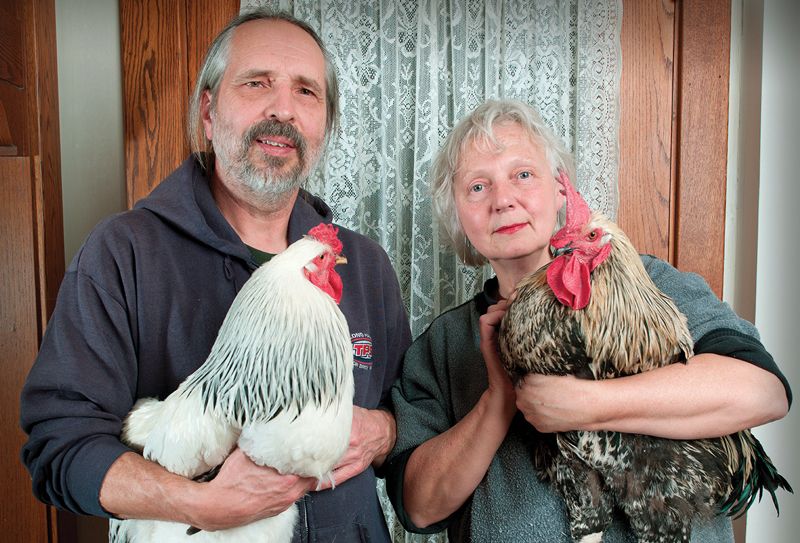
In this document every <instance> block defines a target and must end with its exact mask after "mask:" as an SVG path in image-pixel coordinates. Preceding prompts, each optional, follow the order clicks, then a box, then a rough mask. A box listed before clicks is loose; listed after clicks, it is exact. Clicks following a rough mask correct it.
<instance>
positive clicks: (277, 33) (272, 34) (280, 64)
mask: <svg viewBox="0 0 800 543" xmlns="http://www.w3.org/2000/svg"><path fill="white" fill-rule="evenodd" d="M228 64H229V67H234V69H235V70H236V71H237V72H243V71H254V70H262V71H275V70H276V69H278V68H283V69H286V70H290V71H292V72H296V73H297V74H298V75H301V76H303V77H305V78H312V79H319V83H320V84H321V85H324V77H325V57H324V56H323V54H322V50H321V49H320V47H319V45H318V44H317V42H316V41H315V40H314V38H313V37H312V36H311V35H310V34H308V32H306V31H305V30H303V29H302V28H300V27H299V26H297V25H294V24H292V23H290V22H288V21H284V20H279V19H261V20H256V21H248V22H246V23H243V24H242V25H240V26H239V27H237V28H236V29H235V31H234V34H233V38H232V40H231V44H230V50H229V52H228Z"/></svg>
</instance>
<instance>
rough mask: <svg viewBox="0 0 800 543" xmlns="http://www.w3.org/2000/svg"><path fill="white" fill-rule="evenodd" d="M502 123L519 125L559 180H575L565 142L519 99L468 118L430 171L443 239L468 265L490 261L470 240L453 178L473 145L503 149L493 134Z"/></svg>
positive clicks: (487, 106)
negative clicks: (561, 173)
mask: <svg viewBox="0 0 800 543" xmlns="http://www.w3.org/2000/svg"><path fill="white" fill-rule="evenodd" d="M503 123H516V124H518V125H520V126H521V127H522V128H523V130H525V131H526V132H527V133H528V134H529V135H530V136H531V138H532V139H533V140H534V141H536V142H539V143H540V144H541V145H542V147H543V148H544V152H545V157H546V158H547V162H548V163H549V164H550V167H551V168H552V170H553V172H552V173H553V176H554V177H556V178H557V177H558V171H559V170H564V172H566V173H567V175H568V176H569V178H570V179H575V175H574V174H575V162H574V159H573V157H572V153H570V152H569V151H568V150H567V148H566V147H565V146H564V143H563V142H562V141H561V140H560V139H559V138H557V137H556V135H555V134H553V131H552V130H551V129H550V128H549V127H548V126H547V125H546V124H545V123H544V121H543V120H542V118H541V116H540V115H539V113H538V112H537V111H536V110H535V109H533V108H532V107H531V106H529V105H528V104H525V103H523V102H519V101H517V100H487V101H485V102H484V103H483V104H481V105H480V106H478V107H477V108H476V109H475V110H474V111H473V112H472V113H470V114H469V115H467V116H466V117H465V118H463V119H462V120H461V121H459V123H458V124H456V126H455V127H454V128H453V130H452V131H451V132H450V134H449V135H448V136H447V139H445V142H444V145H443V146H442V148H441V149H440V151H439V154H438V155H437V156H436V159H435V160H434V162H433V166H432V168H431V195H432V198H433V212H434V216H435V217H436V218H437V220H438V223H439V233H440V236H441V239H442V240H443V241H444V242H445V243H447V244H448V245H450V246H451V247H452V248H453V250H454V251H455V253H456V254H457V255H458V257H459V258H460V259H461V260H462V261H463V262H464V264H466V265H468V266H481V265H483V264H486V262H487V260H486V257H484V256H483V255H482V254H480V253H479V252H478V251H477V250H475V247H473V246H472V244H471V243H470V242H469V240H467V236H466V234H465V233H464V229H463V228H462V226H461V221H460V220H459V218H458V213H457V212H456V203H455V196H454V192H453V190H454V188H453V185H454V177H455V174H456V172H457V170H458V166H459V161H460V159H461V155H462V153H463V152H464V151H465V149H466V148H467V146H468V145H470V144H471V143H472V142H478V144H479V145H486V146H487V147H488V148H494V149H500V148H501V147H502V146H501V145H500V143H499V142H498V141H497V138H496V137H495V134H494V127H495V126H497V125H498V124H503ZM563 223H564V218H563V210H562V211H560V212H559V220H558V224H557V225H556V228H559V227H560V225H563Z"/></svg>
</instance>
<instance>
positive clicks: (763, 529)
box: [747, 0, 800, 543]
mask: <svg viewBox="0 0 800 543" xmlns="http://www.w3.org/2000/svg"><path fill="white" fill-rule="evenodd" d="M798 30H800V3H799V2H796V0H764V30H763V54H762V88H761V149H760V161H759V164H760V170H759V182H760V187H759V203H758V251H757V272H756V298H755V304H756V307H755V310H756V311H755V322H756V325H757V326H758V328H759V330H760V332H761V335H762V340H763V342H764V345H765V346H766V347H767V349H768V350H769V351H770V352H771V353H772V355H773V356H774V357H775V359H776V360H777V361H778V363H779V364H780V366H781V369H782V370H783V372H784V373H785V374H786V376H787V377H788V379H789V382H790V384H791V385H793V387H794V392H795V393H796V394H797V393H798V392H800V368H799V367H798V349H797V344H796V343H795V341H794V340H795V339H796V338H797V337H798V332H800V326H798V325H800V209H798V206H800V35H798ZM752 76H753V77H756V76H757V74H752ZM755 433H756V435H757V436H758V437H759V439H761V441H762V443H763V444H764V447H765V448H766V450H767V451H768V452H769V454H770V456H771V457H772V459H773V460H774V462H775V464H776V465H777V466H778V467H779V469H780V471H781V472H782V473H783V475H784V476H785V477H786V478H787V479H788V480H789V482H790V483H792V484H793V485H794V488H795V489H796V491H797V492H798V493H800V461H798V458H800V454H798V450H797V446H796V444H797V443H798V442H800V439H798V438H800V413H798V408H797V405H795V407H794V409H793V411H792V412H790V413H789V415H788V416H787V417H786V418H785V419H783V420H781V421H778V422H775V423H771V424H768V425H766V426H764V427H762V428H758V429H757V430H756V431H755ZM779 498H780V505H781V516H780V518H778V519H777V520H776V518H775V512H774V511H773V508H772V504H771V503H770V501H769V499H768V498H766V497H765V498H764V499H763V501H762V503H760V504H758V505H756V506H754V507H753V508H752V509H751V510H750V512H749V513H748V526H747V528H748V529H747V541H748V543H759V542H762V541H764V542H770V543H790V542H792V543H793V542H795V541H798V540H800V496H798V495H797V494H795V495H790V494H788V493H785V492H782V493H781V495H780V496H779Z"/></svg>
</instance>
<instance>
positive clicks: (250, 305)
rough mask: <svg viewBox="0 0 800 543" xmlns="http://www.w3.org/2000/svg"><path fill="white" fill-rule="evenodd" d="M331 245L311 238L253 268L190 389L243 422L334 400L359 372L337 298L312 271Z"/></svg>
mask: <svg viewBox="0 0 800 543" xmlns="http://www.w3.org/2000/svg"><path fill="white" fill-rule="evenodd" d="M326 226H328V227H330V225H326ZM331 228H332V227H331ZM334 234H335V232H334ZM334 239H336V238H334ZM329 241H330V240H329ZM336 241H338V239H336ZM339 249H340V250H341V243H339ZM326 251H327V252H329V251H330V247H329V246H328V245H326V244H325V243H322V242H320V241H319V240H317V239H315V238H313V237H305V238H303V239H301V240H298V241H296V242H294V243H292V244H291V245H290V246H289V247H288V248H287V249H286V250H285V251H283V252H282V253H279V254H277V255H275V256H274V257H273V258H272V259H271V260H270V261H269V262H267V263H265V264H264V265H262V266H261V267H260V268H259V269H257V270H256V271H255V272H253V275H252V276H251V278H250V279H249V280H248V281H247V282H246V283H245V284H244V286H243V287H242V289H241V291H240V292H239V294H237V296H236V298H235V299H234V301H233V303H232V304H231V307H230V309H229V311H228V314H227V315H226V317H225V320H224V321H223V323H222V326H221V327H220V330H219V333H218V334H217V339H216V341H215V342H214V345H213V346H212V349H211V353H210V354H209V356H208V358H207V359H206V361H205V362H204V363H203V365H202V366H200V368H198V369H197V371H195V372H194V373H193V374H192V375H191V376H190V377H189V378H188V379H187V380H186V381H185V382H184V383H183V384H182V385H181V388H183V389H184V390H183V393H184V394H189V393H191V392H192V391H193V390H195V389H196V388H198V387H199V388H200V390H201V392H202V395H203V401H204V404H205V406H206V409H213V410H215V411H216V412H218V414H219V415H220V416H222V417H224V418H226V419H228V420H231V421H236V422H237V423H238V424H240V425H241V424H245V423H246V422H247V420H246V419H247V418H251V419H263V420H271V419H272V418H274V417H275V416H276V415H278V414H279V413H281V412H283V411H288V412H290V413H297V412H299V411H300V410H301V409H303V408H304V407H305V406H306V405H309V404H312V405H316V406H327V405H330V404H331V403H332V402H333V400H334V399H335V398H336V393H337V391H338V390H340V389H341V388H342V385H343V383H344V382H345V378H346V372H350V371H352V369H351V368H352V360H351V359H349V358H348V357H349V356H352V346H351V345H350V342H349V336H350V333H349V328H348V325H347V321H346V320H345V317H344V315H343V314H342V313H341V311H340V310H339V308H338V306H337V305H336V302H335V301H334V300H333V299H332V298H331V297H330V296H329V295H328V294H326V293H325V292H323V291H322V290H320V289H319V288H318V287H316V286H315V285H313V284H312V283H311V282H310V281H309V280H308V278H307V277H306V275H305V270H306V266H307V265H308V264H309V263H310V262H311V261H312V260H313V259H314V258H316V257H318V256H319V255H320V254H323V253H324V252H326ZM276 336H277V337H281V338H283V341H279V342H276V341H274V339H275V337H276ZM332 359H333V360H332ZM286 360H295V361H296V362H295V363H294V364H291V365H290V364H285V363H283V361H286ZM348 401H349V399H348Z"/></svg>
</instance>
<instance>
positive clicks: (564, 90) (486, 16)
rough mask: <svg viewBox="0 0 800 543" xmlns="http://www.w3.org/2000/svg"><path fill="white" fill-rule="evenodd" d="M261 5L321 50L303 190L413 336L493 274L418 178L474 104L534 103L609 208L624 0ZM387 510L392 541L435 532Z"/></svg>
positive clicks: (582, 183)
mask: <svg viewBox="0 0 800 543" xmlns="http://www.w3.org/2000/svg"><path fill="white" fill-rule="evenodd" d="M259 5H260V6H270V7H273V8H278V9H282V10H284V11H287V12H289V13H292V14H293V15H295V16H296V17H298V18H300V19H303V20H305V21H307V22H308V23H309V24H311V26H312V27H314V28H315V29H316V30H317V31H318V32H319V34H320V36H321V37H322V40H323V41H324V42H325V44H326V46H327V47H328V49H329V50H330V52H331V54H332V56H333V59H334V63H335V68H336V71H337V74H338V76H339V84H340V91H341V110H342V117H341V128H340V131H339V134H338V135H337V137H336V138H334V140H333V141H332V142H331V146H330V148H329V150H328V155H327V161H326V163H325V164H324V165H323V166H322V167H321V168H320V171H319V172H317V174H316V175H315V176H314V177H313V178H312V179H311V180H310V181H309V186H308V187H307V188H308V189H309V190H310V191H311V192H312V193H314V194H317V195H319V196H321V197H322V198H323V199H324V200H325V201H326V202H327V203H328V204H329V205H330V206H331V207H332V208H333V210H334V216H335V220H336V222H338V223H339V224H342V225H344V226H347V227H349V228H352V229H354V230H356V231H359V232H361V233H363V234H365V235H367V236H369V237H371V238H373V239H374V240H376V241H378V242H379V243H380V244H381V245H382V246H383V247H384V248H385V249H386V251H387V252H388V254H389V257H390V258H391V260H392V264H393V265H394V268H395V270H396V272H397V275H398V278H399V280H400V285H401V288H402V290H403V296H404V299H405V302H406V304H407V309H408V312H409V317H410V319H411V328H412V331H413V333H414V336H417V335H419V334H420V333H421V332H422V331H423V330H424V329H425V328H426V327H427V325H428V324H429V323H430V322H431V320H433V318H434V317H436V316H437V315H438V314H439V313H441V312H442V311H444V310H445V309H447V308H449V307H452V306H454V305H457V304H459V303H461V302H463V301H465V300H466V299H468V298H470V297H471V296H472V295H473V294H474V293H475V292H476V291H477V290H479V289H480V288H481V286H482V284H483V281H484V280H485V279H486V278H488V277H490V276H491V275H492V272H491V269H490V268H489V267H488V266H485V267H483V268H481V269H476V268H468V267H465V266H463V265H462V264H461V263H460V262H459V261H458V259H457V258H456V257H455V255H454V254H453V253H452V252H451V251H449V250H447V249H445V248H443V247H441V246H440V241H439V236H438V230H437V225H436V224H435V221H434V219H433V216H432V212H431V204H430V197H429V182H428V170H429V167H430V165H431V162H432V160H433V158H434V156H435V154H436V152H437V151H438V150H439V147H440V145H441V144H442V142H443V140H444V138H445V136H446V135H447V134H448V132H449V131H450V129H451V128H452V126H453V125H454V124H455V123H456V122H457V121H458V120H459V119H461V118H462V117H464V116H465V115H466V114H467V113H468V112H470V111H471V110H472V109H474V108H475V107H476V106H477V105H478V104H480V103H481V102H482V101H484V100H485V99H488V98H514V99H518V100H522V101H525V102H528V103H530V104H532V105H533V106H534V107H536V108H537V109H538V110H539V112H540V113H541V114H542V117H543V118H544V120H545V121H546V122H547V123H548V124H549V125H550V126H551V127H552V128H553V130H554V131H555V133H556V134H557V135H559V136H560V137H561V138H562V139H563V140H564V142H565V143H566V144H567V147H568V148H570V149H571V150H572V151H573V152H574V153H575V157H576V165H577V186H578V188H579V190H580V191H581V192H582V194H583V195H584V197H585V198H586V199H587V201H588V202H589V205H590V206H592V207H593V208H594V209H597V210H600V211H603V212H604V213H606V214H607V215H609V216H610V217H612V218H613V217H615V216H616V211H617V205H618V194H617V173H618V128H619V120H618V115H619V80H620V74H621V68H622V66H621V62H622V60H621V53H620V32H621V28H622V0H535V1H532V0H505V1H503V0H413V1H412V0H380V1H378V0H369V1H367V0H243V1H242V9H246V8H248V7H253V6H259ZM382 499H383V500H384V502H385V495H384V494H382ZM385 505H387V508H388V509H387V510H388V511H389V512H390V511H391V506H388V504H385ZM387 518H388V520H389V523H390V529H391V530H392V531H393V533H394V536H395V541H444V540H446V537H444V536H443V535H437V536H425V537H422V536H411V535H408V534H405V533H404V532H403V530H402V528H400V527H399V525H397V523H396V522H395V521H394V518H393V515H392V514H391V513H389V514H388V515H387Z"/></svg>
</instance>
